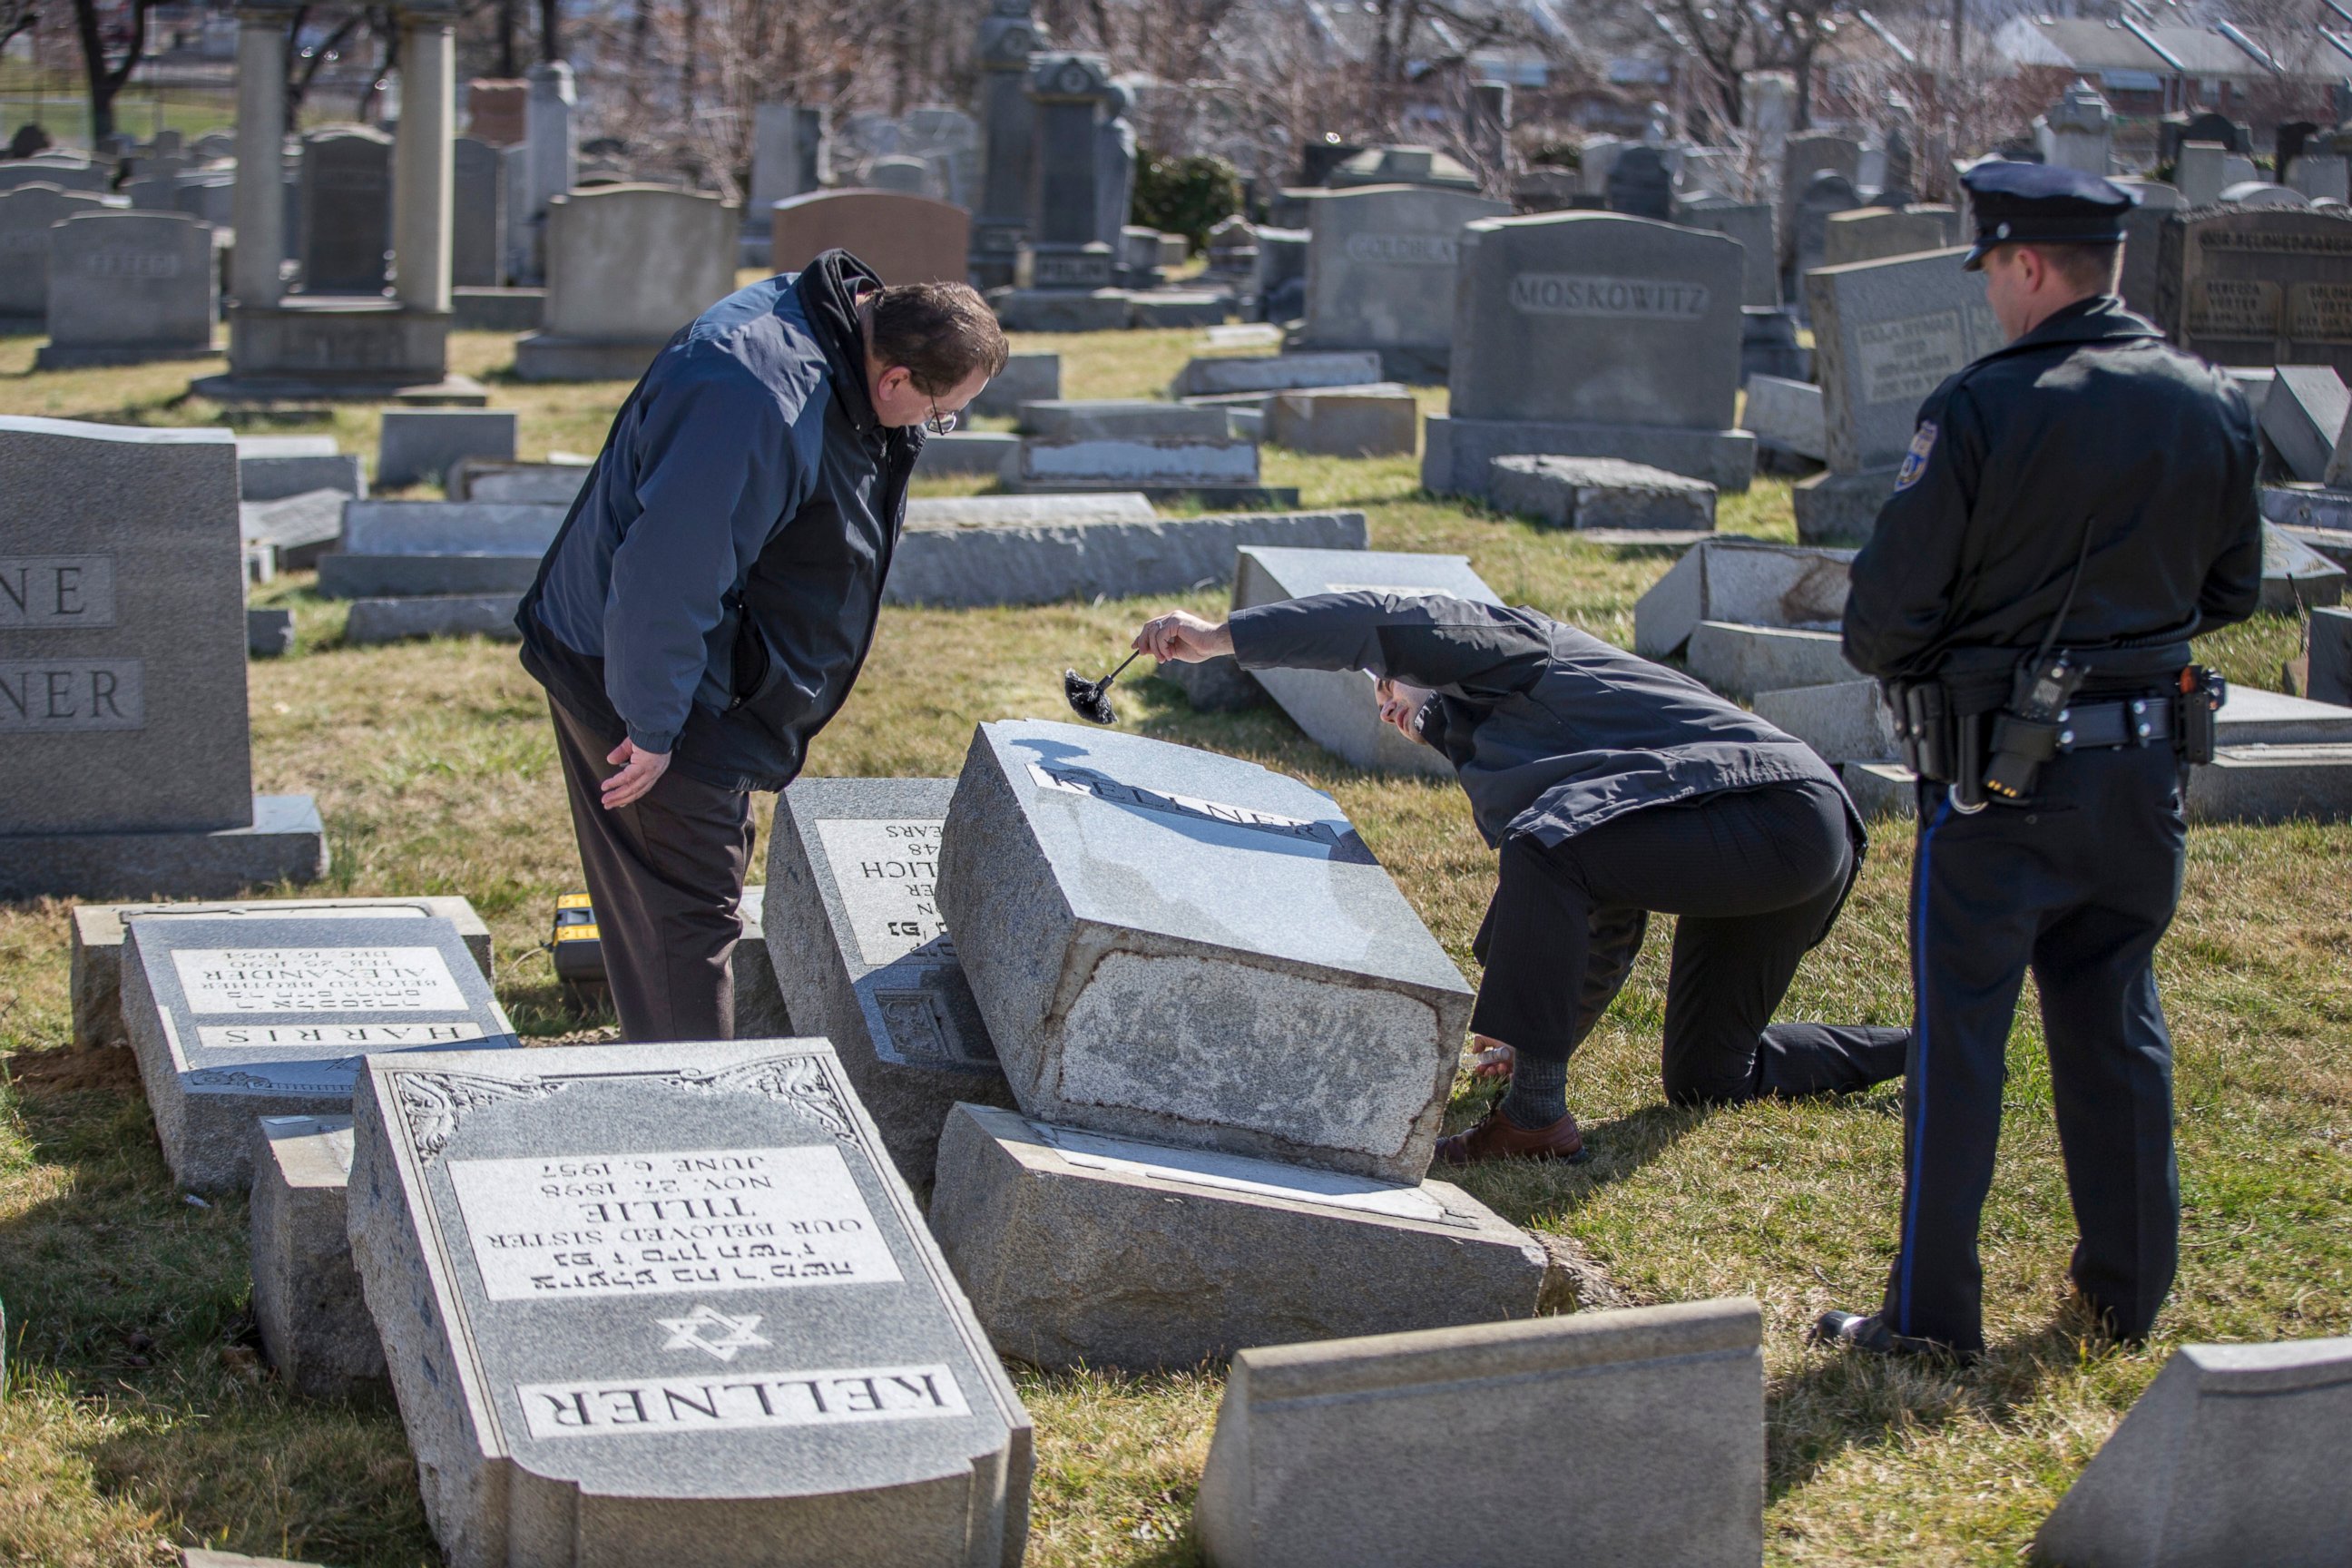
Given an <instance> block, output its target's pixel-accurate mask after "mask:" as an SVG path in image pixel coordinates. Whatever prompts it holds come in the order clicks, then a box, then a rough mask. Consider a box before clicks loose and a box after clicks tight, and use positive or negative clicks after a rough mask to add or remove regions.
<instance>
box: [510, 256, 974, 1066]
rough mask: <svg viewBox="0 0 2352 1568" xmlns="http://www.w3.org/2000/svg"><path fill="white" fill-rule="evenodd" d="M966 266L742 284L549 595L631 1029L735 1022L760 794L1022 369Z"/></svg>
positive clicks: (531, 608)
mask: <svg viewBox="0 0 2352 1568" xmlns="http://www.w3.org/2000/svg"><path fill="white" fill-rule="evenodd" d="M1005 352H1006V351H1005V343H1004V334H1003V332H1002V331H999V330H998V328H997V325H996V320H995V318H994V317H993V316H992V315H991V314H990V312H989V310H988V307H987V306H986V305H985V304H984V303H983V302H982V300H981V298H980V296H979V295H978V294H976V293H974V292H973V291H972V290H971V289H968V288H966V287H965V286H964V285H962V284H960V283H955V284H932V283H926V284H912V285H906V286H901V287H897V288H887V287H885V286H884V285H883V282H882V280H881V279H880V278H878V277H877V276H876V275H875V273H874V272H873V270H872V269H871V268H867V267H866V265H865V264H864V263H863V262H861V261H859V260H858V259H857V258H855V257H853V256H851V255H849V254H848V253H847V252H846V251H840V250H833V251H827V252H826V253H825V254H824V255H823V256H820V257H818V258H816V259H815V260H814V261H813V262H811V263H810V264H809V266H808V268H807V269H806V270H805V271H803V272H801V273H799V274H797V275H793V276H788V277H782V278H772V279H768V280H767V281H765V282H763V283H755V284H753V285H752V286H751V287H750V288H748V289H740V290H738V291H737V292H735V293H733V294H730V295H729V296H728V297H727V298H726V299H724V300H719V303H717V304H716V305H713V306H712V307H710V309H709V310H706V311H704V312H703V313H702V315H701V316H699V317H698V318H697V319H696V320H695V321H693V322H691V323H690V324H688V326H686V327H684V328H682V329H681V330H680V331H678V333H677V336H676V337H674V338H672V339H671V340H670V341H669V342H668V344H667V346H666V347H664V348H663V350H662V351H661V353H660V354H659V355H657V356H656V358H655V360H654V363H653V366H652V368H651V369H649V370H647V371H646V374H645V377H644V379H642V380H641V381H639V382H638V383H637V385H636V388H635V391H633V392H631V393H630V394H629V397H628V401H627V402H625V403H624V404H623V405H621V411H620V414H619V415H618V416H616V417H615V418H614V421H613V428H612V432H611V434H610V435H608V436H607V437H605V440H604V451H603V452H602V453H601V454H599V456H598V457H597V459H596V466H595V468H593V470H592V471H591V472H590V474H589V477H588V483H587V485H586V486H585V487H584V488H583V489H582V490H581V493H580V499H579V500H577V501H575V502H573V503H572V514H571V516H570V517H568V518H566V519H565V520H564V524H563V528H562V531H561V532H559V533H558V534H557V535H556V538H555V542H554V543H553V544H552V545H551V546H550V547H549V549H548V552H547V559H546V560H545V562H544V563H542V564H541V567H540V574H539V581H538V582H537V583H535V584H532V586H531V590H530V593H529V594H528V595H525V596H524V598H523V602H522V608H521V610H520V613H519V614H518V615H517V616H516V623H517V625H518V626H520V628H521V630H522V638H523V647H522V661H523V666H524V668H527V669H529V670H530V673H531V674H532V675H533V676H535V677H537V678H538V679H539V681H540V683H541V685H543V686H545V687H546V688H547V690H548V695H549V698H550V706H551V709H552V710H553V711H554V716H555V732H556V744H557V748H558V751H559V752H560V754H561V756H562V762H563V773H564V782H565V784H566V787H567V789H568V791H569V794H570V796H571V801H572V826H573V829H574V831H575V833H576V835H577V837H578V839H579V843H580V859H581V864H582V866H583V868H584V869H585V871H586V873H587V878H588V891H589V894H590V897H591V900H592V901H593V903H594V905H595V909H596V917H597V924H598V926H599V927H600V930H601V935H602V939H603V946H604V969H605V974H606V977H607V980H608V981H609V983H610V984H611V988H612V993H613V1002H614V1007H615V1008H616V1009H617V1010H618V1012H619V1013H620V1016H621V1027H622V1031H623V1033H624V1034H625V1036H626V1037H628V1038H629V1039H631V1040H683V1039H724V1038H727V1037H730V1035H731V1034H732V1033H733V1010H734V985H733V979H732V975H731V973H730V961H731V959H732V957H733V954H734V948H735V942H736V940H737V938H738V937H739V936H740V933H741V929H742V928H741V919H740V900H741V898H742V892H743V873H744V869H745V868H746V867H747V866H748V864H749V863H750V859H751V837H752V826H751V804H750V800H749V798H748V797H749V792H750V791H752V790H755V789H760V790H780V789H782V788H783V787H784V786H785V785H786V784H790V783H791V782H792V781H793V777H794V776H795V775H797V774H798V773H799V772H800V769H801V763H802V760H803V756H804V755H805V754H806V752H807V748H808V742H809V741H810V739H811V738H812V737H814V735H815V734H816V732H817V731H819V730H821V729H823V728H824V724H825V722H826V721H828V720H830V719H831V718H832V717H833V715H834V713H835V711H836V710H839V708H840V707H841V705H842V703H843V702H844V701H845V700H847V698H848V696H849V689H850V686H851V684H852V683H853V682H854V681H855V680H856V679H857V671H858V668H859V667H860V666H861V665H862V664H863V663H864V662H865V659H866V649H867V648H868V647H870V646H871V644H872V642H873V639H874V627H875V622H876V618H877V614H878V611H879V608H880V605H881V602H882V583H883V579H884V577H885V576H886V575H887V574H888V572H889V569H890V552H891V550H892V548H893V547H894V546H895V545H896V544H897V542H898V530H899V525H900V523H901V522H902V521H903V520H904V517H905V514H906V500H907V481H908V476H909V474H910V473H911V472H912V470H913V468H914V465H915V455H916V453H917V452H919V451H920V450H921V448H922V441H923V437H922V436H921V434H920V432H919V429H918V428H917V427H918V426H928V427H929V428H930V429H932V430H935V431H940V432H944V431H946V430H948V429H951V428H953V426H954V423H955V416H956V414H957V413H958V412H959V411H960V410H961V409H962V407H963V406H964V405H965V404H967V403H969V402H970V401H971V399H972V398H973V397H974V396H976V395H978V394H979V392H980V389H981V388H982V386H984V385H986V384H987V383H988V379H989V377H991V376H992V375H994V374H996V373H997V372H998V371H1000V370H1002V369H1003V366H1004V360H1005Z"/></svg>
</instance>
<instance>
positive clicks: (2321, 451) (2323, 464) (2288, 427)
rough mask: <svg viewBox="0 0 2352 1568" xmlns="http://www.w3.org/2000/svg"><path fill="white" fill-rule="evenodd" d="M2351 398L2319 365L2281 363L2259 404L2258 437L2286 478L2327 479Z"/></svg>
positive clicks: (2351, 408)
mask: <svg viewBox="0 0 2352 1568" xmlns="http://www.w3.org/2000/svg"><path fill="white" fill-rule="evenodd" d="M2347 410H2352V395H2347V393H2346V391H2345V389H2344V383H2343V382H2342V380H2340V379H2339V378H2338V377H2337V376H2336V372H2335V371H2334V370H2333V369H2331V368H2329V367H2328V366H2326V365H2324V364H2283V365H2280V366H2279V367H2278V375H2277V379H2276V380H2275V382H2274V383H2273V385H2272V388H2271V395H2269V396H2268V397H2266V398H2264V399H2263V414H2262V425H2263V435H2264V436H2265V437H2268V438H2269V440H2270V444H2271V447H2272V449H2273V450H2274V451H2276V452H2277V453H2278V455H2279V461H2280V462H2281V463H2282V464H2284V466H2285V468H2286V471H2287V476H2288V477H2289V478H2290V479H2304V480H2307V481H2310V482H2311V483H2314V484H2316V483H2318V482H2319V481H2320V480H2322V479H2326V476H2327V463H2328V459H2329V458H2331V457H2333V456H2334V455H2335V452H2336V442H2337V439H2338V438H2339V437H2341V436H2342V435H2343V433H2344V425H2345V415H2346V413H2347Z"/></svg>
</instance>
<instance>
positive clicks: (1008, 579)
mask: <svg viewBox="0 0 2352 1568" xmlns="http://www.w3.org/2000/svg"><path fill="white" fill-rule="evenodd" d="M1112 498H1117V499H1120V500H1122V501H1123V500H1124V498H1118V492H1106V499H1112ZM1078 499H1080V498H1076V497H1072V496H1056V495H1036V496H1019V497H996V496H979V497H973V498H971V499H969V500H963V501H961V502H959V503H956V504H958V505H961V506H962V507H965V508H976V507H979V506H982V505H994V504H996V503H1000V502H1012V503H1015V504H1018V503H1024V502H1027V503H1046V502H1055V503H1059V502H1069V501H1074V500H1078ZM949 504H950V503H948V502H945V501H935V502H915V503H911V504H910V505H909V506H908V512H907V528H906V531H905V532H903V533H902V534H900V535H899V538H898V550H897V552H895V553H894V554H893V555H892V557H891V560H890V577H889V581H888V582H887V584H884V586H883V593H882V601H883V603H885V604H888V605H955V606H963V605H1045V604H1053V603H1055V602H1057V601H1060V600H1063V599H1074V598H1075V599H1091V598H1095V597H1097V596H1103V597H1108V598H1114V599H1117V598H1127V597H1131V596H1133V595H1139V594H1180V593H1183V592H1185V591H1187V590H1189V589H1192V588H1199V587H1204V586H1213V585H1214V584H1219V583H1223V582H1224V581H1226V580H1227V579H1228V578H1229V577H1230V576H1231V574H1232V573H1233V570H1234V551H1235V550H1236V549H1238V548H1240V547H1241V546H1243V545H1253V544H1268V545H1292V546H1299V547H1304V548H1308V549H1317V550H1360V549H1362V548H1363V547H1364V538H1365V525H1364V514H1363V513H1362V512H1360V511H1298V512H1286V511H1264V512H1236V513H1233V514H1230V515H1225V516H1211V517H1160V516H1156V515H1153V514H1151V512H1150V507H1149V505H1148V503H1147V505H1146V507H1145V515H1144V516H1143V517H1141V518H1133V517H1125V516H1108V517H1090V516H1086V515H1077V516H1065V515H1062V514H1059V513H1055V514H1045V515H1041V516H1040V517H1039V519H1038V520H1037V521H1029V522H1005V523H995V522H987V521H982V522H978V523H972V522H964V521H932V518H933V517H936V516H937V515H939V514H937V513H929V514H927V515H923V516H922V517H921V520H920V521H919V513H918V510H917V509H918V508H929V507H945V506H947V505H949ZM960 515H969V514H968V513H966V514H960Z"/></svg>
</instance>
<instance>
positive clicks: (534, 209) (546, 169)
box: [514, 60, 580, 283]
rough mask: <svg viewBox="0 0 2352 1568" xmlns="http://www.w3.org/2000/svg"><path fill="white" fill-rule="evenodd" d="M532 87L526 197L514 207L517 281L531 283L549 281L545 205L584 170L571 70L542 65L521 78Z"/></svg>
mask: <svg viewBox="0 0 2352 1568" xmlns="http://www.w3.org/2000/svg"><path fill="white" fill-rule="evenodd" d="M523 74H524V76H525V77H526V78H527V79H529V81H530V102H529V104H528V105H527V106H526V107H525V109H524V111H523V125H524V131H523V198H522V200H521V201H520V202H519V203H517V204H516V209H517V210H516V212H515V218H514V221H515V226H516V236H517V241H518V243H517V247H516V256H515V276H516V277H517V278H518V279H527V280H528V281H530V282H532V283H543V282H545V281H546V280H547V262H546V237H547V204H548V203H550V202H551V201H553V200H554V199H555V198H556V197H558V196H560V195H564V194H565V193H567V192H568V191H570V190H571V189H572V179H573V177H574V176H575V175H576V174H578V173H579V169H580V132H579V130H578V128H577V127H576V126H574V125H573V123H572V109H573V108H574V107H575V106H576V105H577V104H578V102H579V100H580V99H579V94H578V93H576V92H575V91H573V90H572V67H571V66H570V65H568V64H567V63H565V62H564V61H562V60H544V61H541V63H540V64H538V65H535V66H533V67H531V68H530V70H528V71H526V72H524V73H523Z"/></svg>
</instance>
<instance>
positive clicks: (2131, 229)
mask: <svg viewBox="0 0 2352 1568" xmlns="http://www.w3.org/2000/svg"><path fill="white" fill-rule="evenodd" d="M2115 183H2116V184H2118V185H2121V186H2123V187H2124V188H2125V189H2126V191H2128V192H2129V193H2130V194H2131V195H2133V196H2135V197H2136V198H2137V202H2136V204H2135V205H2134V206H2133V207H2132V209H2131V211H2129V212H2127V213H2126V214H2124V265H2123V282H2122V285H2121V289H2122V293H2123V300H2124V303H2125V304H2126V306H2128V307H2129V308H2130V309H2131V310H2132V311H2133V313H2134V314H2136V315H2140V316H2145V317H2147V319H2148V320H2149V321H2155V320H2157V319H2158V317H2157V310H2158V294H2159V293H2160V292H2161V290H2159V289H2158V287H2157V278H2158V261H2159V260H2160V259H2161V258H2162V255H2163V251H2164V226H2165V224H2166V222H2167V221H2168V220H2169V219H2170V218H2171V216H2173V214H2175V213H2177V212H2179V210H2180V192H2179V190H2177V189H2176V188H2174V187H2173V186H2171V185H2168V184H2164V183H2163V182H2161V181H2159V180H2135V179H2129V178H2126V177H2121V176H2118V177H2117V178H2116V181H2115Z"/></svg>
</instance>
